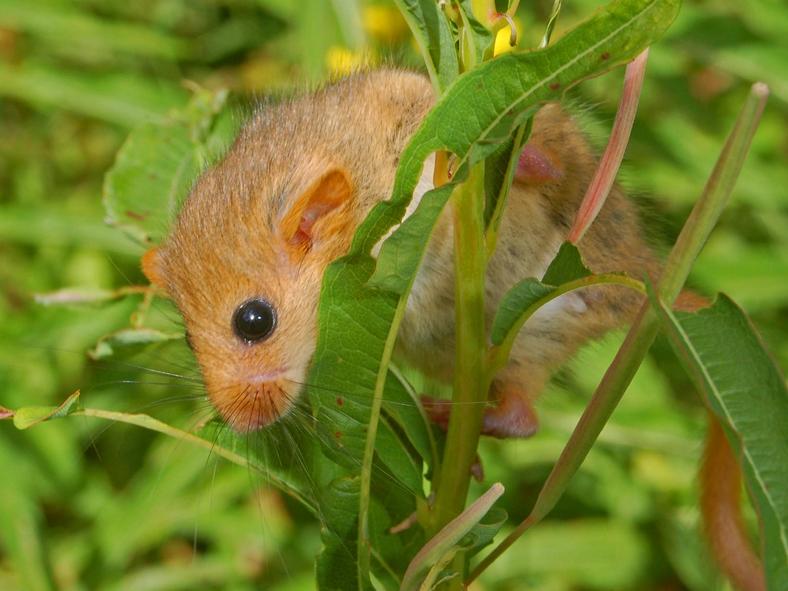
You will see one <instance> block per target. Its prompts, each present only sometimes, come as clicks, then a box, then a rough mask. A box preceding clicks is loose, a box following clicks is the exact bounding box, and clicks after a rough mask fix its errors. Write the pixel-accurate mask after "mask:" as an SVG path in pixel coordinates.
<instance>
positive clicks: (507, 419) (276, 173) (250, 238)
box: [143, 69, 759, 589]
mask: <svg viewBox="0 0 788 591" xmlns="http://www.w3.org/2000/svg"><path fill="white" fill-rule="evenodd" d="M434 101H435V96H434V93H433V89H432V86H431V84H430V83H429V81H428V80H427V79H426V78H425V77H423V76H421V75H419V74H416V73H412V72H407V71H402V70H395V69H384V70H377V71H372V72H365V73H357V74H354V75H352V76H350V77H348V78H345V79H342V80H340V81H337V82H335V83H332V84H330V85H327V86H325V87H323V88H321V89H319V90H317V91H315V92H311V93H307V94H304V95H301V96H298V97H296V98H293V99H290V100H286V101H284V102H281V103H279V104H275V105H271V106H268V107H266V108H264V109H262V110H260V111H259V112H258V113H257V114H256V115H254V116H253V117H252V118H251V120H250V121H249V122H248V123H247V124H246V125H245V127H244V128H243V129H242V130H241V132H240V134H239V135H238V138H237V139H236V141H235V143H234V144H233V145H232V147H231V148H230V149H229V151H228V152H227V154H226V156H225V157H224V159H223V160H222V161H221V162H219V163H218V164H217V165H216V166H214V167H213V168H211V169H209V170H207V171H206V172H205V173H204V174H203V175H202V176H201V177H200V178H199V180H198V181H197V182H196V184H195V185H194V187H193V189H192V191H191V193H190V195H189V196H188V198H187V199H186V200H185V202H184V204H183V207H182V209H181V211H180V213H179V215H178V217H177V219H176V222H175V224H174V226H173V228H172V230H171V232H170V234H169V235H168V236H167V238H166V239H165V241H164V242H163V243H162V244H161V245H160V246H159V247H157V248H154V249H152V250H150V251H149V252H148V253H147V254H146V255H145V256H144V257H143V270H144V272H145V274H146V276H147V277H148V278H149V279H150V281H151V282H152V283H153V284H155V285H157V286H158V287H159V288H160V289H162V290H163V291H164V292H165V293H166V294H167V295H168V296H169V297H170V298H172V300H173V301H174V302H175V304H176V305H177V307H178V308H179V310H180V312H181V314H182V315H183V318H184V322H185V326H186V330H187V334H188V337H189V338H188V340H189V343H190V346H191V347H192V349H193V351H194V354H195V356H196V358H197V361H198V362H199V365H200V368H201V371H202V375H203V378H204V381H205V386H206V389H207V392H208V397H209V399H210V401H211V403H212V404H213V406H214V407H215V408H216V409H217V410H218V412H219V413H220V414H221V416H222V417H223V418H224V420H225V421H226V422H227V423H228V424H229V425H230V426H231V427H232V428H233V429H235V430H236V431H238V432H248V431H251V430H255V429H259V428H262V427H264V426H266V425H268V424H270V423H272V422H274V421H276V420H277V419H278V418H280V417H282V416H283V415H285V414H286V413H287V412H288V410H289V409H290V408H292V406H293V405H294V403H295V401H296V400H297V398H298V395H299V393H300V391H301V389H302V384H303V383H304V381H305V379H306V374H307V367H308V365H309V362H310V359H311V357H312V355H313V353H314V351H315V345H316V338H317V305H318V298H319V294H320V287H321V280H322V275H323V271H324V270H325V268H326V267H327V265H328V264H329V263H330V262H331V261H333V260H334V259H336V258H338V257H339V256H341V255H343V254H345V253H346V252H347V251H348V249H349V247H350V243H351V240H352V237H353V234H354V231H355V229H356V228H357V227H358V225H359V224H360V223H361V221H362V220H363V219H364V218H365V216H366V215H367V214H368V213H369V211H370V210H371V209H372V208H373V207H374V206H375V205H376V204H377V203H378V202H380V201H382V200H385V199H387V198H388V197H389V196H390V194H391V189H392V186H393V183H394V176H395V171H396V168H397V163H398V160H399V155H400V153H401V152H402V150H403V148H404V147H405V145H406V144H407V142H408V140H409V138H410V137H411V135H412V134H413V133H414V132H415V131H416V129H417V127H418V126H419V124H420V122H421V121H422V119H423V118H424V116H425V115H426V114H427V112H428V111H429V110H430V108H431V106H432V105H433V103H434ZM524 155H525V156H524V158H523V159H521V164H522V165H523V166H522V167H521V170H520V174H518V176H517V178H516V179H515V182H514V185H513V187H512V189H511V192H510V195H509V200H508V203H507V205H506V210H505V212H504V215H503V218H502V221H501V225H500V230H499V238H498V246H497V248H496V250H495V252H494V254H493V255H492V257H491V259H490V261H489V265H488V271H487V278H486V289H485V313H486V317H487V322H488V323H491V321H492V318H493V315H494V313H495V310H496V309H497V307H498V304H499V302H500V300H501V298H502V297H503V295H504V294H505V293H506V292H507V291H508V290H509V288H511V287H512V285H513V284H514V283H515V282H516V281H518V280H520V279H522V278H525V277H541V276H542V275H543V274H544V272H545V270H546V268H547V266H548V264H549V263H550V261H551V260H552V259H553V257H554V256H555V254H556V253H557V251H558V249H559V247H560V245H561V243H562V242H563V240H564V239H565V237H566V235H567V233H568V230H569V228H570V225H571V224H572V222H573V220H574V217H575V214H576V212H577V210H578V208H579V205H580V202H581V200H582V197H583V195H584V192H585V190H586V187H587V186H588V184H589V182H590V181H591V178H592V176H593V174H594V171H595V168H596V164H597V160H596V157H595V155H594V153H593V151H592V149H591V148H590V146H589V144H588V143H587V141H586V139H585V138H584V136H583V134H582V133H581V132H580V130H579V129H578V127H577V125H576V124H575V123H574V122H573V120H572V118H571V117H570V116H569V115H567V114H566V113H565V112H564V111H563V110H562V109H561V107H560V106H559V105H557V104H548V105H546V106H544V107H543V108H542V109H541V110H539V111H538V113H537V114H536V116H535V118H534V122H533V130H532V133H531V136H530V138H529V140H528V144H527V147H526V151H525V153H524ZM433 166H434V162H433V161H432V159H429V160H428V161H427V162H426V163H425V166H424V170H423V174H422V179H421V182H420V183H419V185H418V188H417V190H416V192H415V194H414V197H413V201H412V203H411V205H410V207H409V209H408V211H409V212H411V211H413V209H414V208H415V206H416V204H417V203H418V201H419V199H420V198H421V196H423V194H424V193H425V192H426V191H427V190H429V189H431V188H432V187H433ZM406 215H407V213H406ZM643 236H644V233H643V231H642V229H641V226H640V222H639V218H638V214H637V211H636V209H635V207H634V206H633V204H632V203H631V202H630V201H629V200H628V199H627V197H626V196H625V195H624V194H623V192H622V191H621V190H620V189H619V188H614V190H613V191H612V193H611V195H610V197H609V198H608V200H607V202H606V203H605V206H604V207H603V208H602V210H601V212H600V213H599V216H598V217H597V219H596V221H595V222H594V224H593V225H592V226H591V228H590V229H589V230H588V231H587V232H586V234H585V235H584V237H583V239H582V240H581V241H580V243H579V245H578V247H579V249H580V252H581V254H582V257H583V260H584V262H585V263H586V264H587V265H588V267H589V268H590V269H592V270H593V271H594V272H596V273H603V272H624V273H628V274H631V275H633V276H638V277H641V276H643V274H644V273H648V274H650V275H652V276H656V275H658V273H659V262H658V260H657V258H656V257H655V256H654V254H653V253H652V251H651V249H650V248H649V246H648V245H647V243H646V241H645V240H644V238H643ZM690 299H691V298H690ZM641 303H642V296H641V295H640V294H638V293H636V292H634V291H632V290H628V289H626V288H623V287H616V286H595V287H589V288H586V289H583V290H580V291H576V292H572V293H569V294H565V295H563V296H561V297H560V298H557V299H556V300H554V301H553V302H551V303H550V304H548V305H547V306H544V307H543V308H541V309H540V310H539V311H538V312H537V313H536V314H535V315H534V316H533V317H532V318H531V319H530V320H529V321H528V323H527V324H526V325H525V326H524V328H523V329H522V331H521V332H520V334H519V335H518V338H517V340H516V342H515V345H514V347H513V349H512V354H511V357H510V360H509V362H508V365H507V366H506V367H505V368H504V369H503V370H502V371H501V372H499V374H498V375H497V376H496V378H495V380H494V381H493V383H492V386H491V390H490V393H489V397H490V400H491V402H492V403H491V405H490V406H489V407H488V408H487V410H486V414H485V417H484V423H483V433H484V434H487V435H492V436H496V437H501V438H507V437H526V436H529V435H531V434H533V433H534V432H535V431H536V429H537V426H538V421H537V415H536V413H535V411H534V401H535V400H536V399H537V397H538V396H539V394H540V392H541V391H542V390H543V388H544V386H545V384H546V382H547V380H548V379H549V378H550V376H551V374H552V373H553V372H554V371H555V369H556V368H557V367H559V366H560V365H561V364H562V363H564V362H565V361H567V359H568V358H570V357H571V356H572V355H573V354H574V353H575V352H576V351H577V349H578V348H579V347H580V346H581V345H582V344H583V343H585V342H587V341H589V340H590V339H595V338H598V337H600V336H602V335H603V334H604V333H605V332H607V331H609V330H611V329H613V328H616V327H619V326H622V325H625V324H627V323H628V322H629V321H630V320H631V319H632V318H633V316H634V314H635V313H636V311H637V309H638V308H639V306H640V305H641ZM397 354H398V355H400V356H401V357H403V358H405V359H406V360H407V361H408V362H409V363H410V364H411V365H414V366H415V367H417V368H418V369H420V370H421V371H423V372H424V373H425V374H426V375H428V376H430V377H432V378H435V379H438V380H446V381H450V380H451V375H452V373H453V369H454V368H453V365H454V266H453V238H452V220H451V216H450V215H449V214H448V213H447V212H444V214H443V215H442V216H441V218H440V220H439V221H438V224H437V226H436V228H435V229H434V232H433V235H432V237H431V239H430V242H429V245H428V249H427V252H426V255H425V258H424V261H423V264H422V267H421V268H420V270H419V272H418V275H417V277H416V279H415V281H414V284H413V289H412V292H411V295H410V299H409V301H408V304H407V309H406V312H405V316H404V318H403V321H402V324H401V328H400V332H399V337H398V343H397ZM427 410H428V412H429V414H430V415H431V416H432V418H433V420H435V421H436V422H438V423H441V424H444V425H445V424H446V423H447V421H448V417H449V411H450V405H449V404H447V403H441V402H439V401H431V402H429V403H428V404H427ZM718 431H719V428H718V427H717V428H716V430H715V429H712V430H711V433H712V435H714V434H715V433H716V436H715V437H716V443H715V444H714V445H715V446H716V447H714V449H715V450H720V449H722V454H721V455H719V454H718V455H719V458H722V459H721V460H719V461H723V460H726V459H727V458H730V450H729V449H728V451H727V455H726V452H725V450H724V449H723V448H724V446H725V445H727V442H726V441H725V439H724V436H723V435H722V434H721V432H718ZM707 457H712V458H715V457H716V456H715V455H714V453H710V454H707ZM726 461H727V460H726ZM728 468H729V470H728V471H729V472H730V471H732V470H734V469H735V462H734V463H733V468H730V466H728ZM716 472H717V470H716V469H715V468H714V467H713V466H712V467H711V468H709V469H704V471H703V472H702V473H704V474H708V473H712V476H711V477H712V478H715V479H717V481H715V482H714V483H713V484H712V485H711V486H707V487H706V488H707V491H710V493H709V494H706V495H705V496H704V508H706V509H707V510H706V513H707V523H708V524H709V529H710V530H714V529H715V528H716V529H722V530H723V532H722V533H718V535H716V534H714V531H711V533H712V539H713V540H714V538H715V535H716V537H717V538H719V537H720V536H722V537H728V538H730V539H731V540H732V539H734V538H735V536H731V535H730V533H729V532H730V526H731V524H732V525H734V526H737V527H738V528H739V530H740V529H741V527H740V526H741V524H740V523H739V521H740V518H739V517H738V516H737V515H738V514H737V513H735V512H734V513H731V512H730V511H728V510H727V509H726V510H720V507H719V505H720V503H723V502H726V503H727V504H728V505H730V504H731V503H732V502H734V501H736V500H737V499H738V495H737V494H734V495H733V496H734V497H736V499H734V500H733V501H731V499H730V498H729V497H731V495H730V494H722V493H721V490H722V489H725V487H726V486H727V487H728V489H730V488H731V486H730V483H728V484H725V485H723V486H722V488H720V486H719V485H720V482H719V481H720V480H721V476H720V475H719V474H716ZM731 478H738V475H737V474H733V475H732V476H731ZM728 480H730V479H728ZM726 482H727V481H726ZM736 482H738V481H736ZM734 485H735V486H738V485H736V484H735V483H734ZM728 489H725V490H728ZM715 495H717V498H714V497H715ZM710 496H711V498H710ZM707 505H708V507H706V506H707ZM731 511H733V509H731ZM729 514H730V515H733V517H730V518H728V515H729ZM720 515H722V516H723V517H722V521H720V519H719V516H720ZM715 519H716V520H717V522H715ZM731 519H733V521H731ZM737 520H738V521H737ZM726 528H727V529H726ZM734 529H735V528H734ZM726 532H728V533H726ZM740 537H741V536H740ZM714 546H715V547H717V546H720V544H719V542H718V541H715V542H714ZM741 548H746V544H744V545H743V546H742V547H741ZM741 548H739V547H734V548H732V549H731V548H730V543H729V542H725V541H723V543H722V545H721V546H720V547H719V548H717V554H718V555H720V556H721V562H722V563H723V565H724V568H725V569H726V571H729V574H731V572H730V571H731V570H737V571H742V570H745V571H746V570H747V569H749V573H745V574H744V575H741V576H742V578H743V579H747V577H749V578H750V579H751V580H752V579H753V577H757V575H758V572H757V562H756V563H755V566H754V567H753V565H752V564H750V562H752V560H751V557H750V558H746V559H745V558H742V556H743V554H742V553H743V552H745V550H743V549H741ZM737 561H738V562H740V563H742V564H739V565H736V564H734V565H733V566H730V563H732V562H733V563H735V562H737ZM748 561H749V562H748ZM753 568H755V574H753ZM742 588H745V589H758V588H759V587H757V586H753V587H746V586H743V587H742Z"/></svg>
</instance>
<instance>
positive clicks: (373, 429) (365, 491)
mask: <svg viewBox="0 0 788 591" xmlns="http://www.w3.org/2000/svg"><path fill="white" fill-rule="evenodd" d="M407 303H408V299H407V298H405V297H403V298H400V300H399V303H398V304H397V310H396V312H395V314H394V321H393V322H392V324H391V326H392V329H391V330H389V334H388V337H387V338H386V344H385V346H384V349H383V357H382V359H381V361H380V369H379V371H378V376H377V381H376V382H375V393H374V396H373V398H372V408H371V410H370V415H369V425H368V426H367V438H366V441H365V443H364V457H363V458H362V463H361V482H360V485H359V503H358V505H359V507H358V572H359V580H360V581H367V580H369V565H370V553H371V551H372V541H371V540H370V539H369V501H370V487H371V486H372V462H373V460H374V459H375V440H376V437H377V433H378V424H379V423H380V408H381V405H382V404H383V389H384V388H385V386H386V377H387V376H388V368H389V363H391V354H392V352H393V351H394V343H395V342H396V340H397V330H396V329H397V328H398V327H399V325H400V323H401V322H402V317H403V316H404V314H405V307H406V306H407Z"/></svg>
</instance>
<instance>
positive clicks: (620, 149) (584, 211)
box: [567, 49, 648, 244]
mask: <svg viewBox="0 0 788 591" xmlns="http://www.w3.org/2000/svg"><path fill="white" fill-rule="evenodd" d="M647 59H648V49H646V50H645V51H644V52H643V53H641V54H640V55H639V56H637V57H636V58H635V59H634V60H632V61H631V62H630V63H629V64H628V65H627V71H626V74H625V76H624V91H623V93H622V94H621V102H620V103H619V105H618V112H617V113H616V120H615V122H614V123H613V131H612V132H611V133H610V140H609V141H608V144H607V147H606V148H605V153H604V154H603V155H602V160H601V162H600V163H599V168H597V170H596V174H595V175H594V180H592V181H591V184H590V185H589V186H588V190H587V191H586V194H585V197H583V203H582V204H581V205H580V210H579V211H578V212H577V217H576V218H575V223H574V226H572V229H571V230H570V232H569V236H568V237H567V240H569V242H571V243H572V244H577V243H578V242H580V239H581V238H582V237H583V235H584V234H585V233H586V230H588V228H589V227H590V226H591V224H592V223H593V222H594V220H595V219H596V216H597V214H598V213H599V210H600V209H602V206H603V205H604V204H605V200H606V199H607V196H608V195H609V194H610V189H611V188H612V187H613V182H614V181H615V180H616V175H617V174H618V169H619V167H620V166H621V161H622V160H623V158H624V151H625V150H626V148H627V144H628V143H629V134H630V132H631V131H632V124H633V123H634V121H635V113H636V112H637V108H638V100H639V99H640V91H641V89H642V88H643V76H644V75H645V73H646V60H647Z"/></svg>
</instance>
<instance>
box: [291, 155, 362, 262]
mask: <svg viewBox="0 0 788 591" xmlns="http://www.w3.org/2000/svg"><path fill="white" fill-rule="evenodd" d="M352 196H353V186H352V185H351V183H350V178H349V176H348V173H347V172H346V171H345V170H344V169H342V168H331V169H329V170H328V171H327V172H324V173H323V174H322V175H321V176H320V177H319V178H318V179H317V180H316V181H314V182H313V183H312V184H311V185H309V186H308V187H307V188H306V190H305V191H304V192H303V193H301V195H299V196H298V197H296V199H295V200H294V201H293V204H292V205H291V206H290V209H288V210H287V211H286V212H285V214H284V217H283V218H282V220H281V221H280V223H279V230H280V234H281V236H282V238H283V239H284V240H285V242H287V244H288V245H290V246H293V247H296V248H298V249H301V250H309V249H310V248H311V247H312V245H313V244H314V242H316V241H317V240H323V239H325V238H327V237H330V236H332V235H334V233H336V232H340V231H342V230H343V229H344V227H345V226H346V225H347V223H348V222H349V221H350V216H349V212H348V211H347V208H343V207H342V206H343V205H345V204H346V203H349V202H350V199H351V198H352Z"/></svg>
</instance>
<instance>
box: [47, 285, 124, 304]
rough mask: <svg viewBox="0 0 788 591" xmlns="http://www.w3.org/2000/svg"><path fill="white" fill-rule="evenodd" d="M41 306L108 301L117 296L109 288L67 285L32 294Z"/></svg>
mask: <svg viewBox="0 0 788 591" xmlns="http://www.w3.org/2000/svg"><path fill="white" fill-rule="evenodd" d="M33 297H34V298H35V300H36V303H37V304H41V305H42V306H61V305H64V304H96V303H99V302H108V301H110V300H114V299H115V298H117V297H118V295H117V292H115V291H113V290H111V289H100V288H96V287H67V288H65V289H59V290H57V291H53V292H50V293H37V294H35V295H34V296H33Z"/></svg>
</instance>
